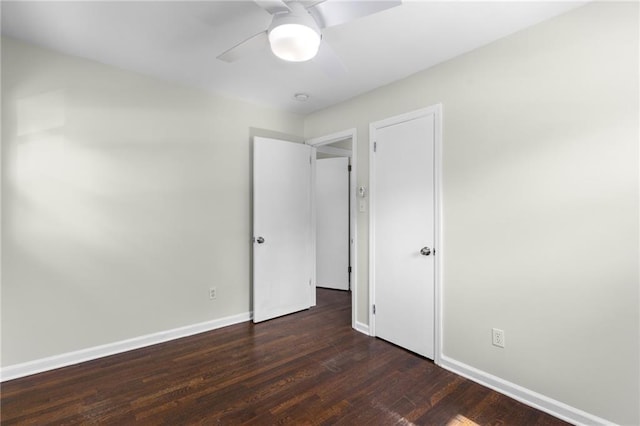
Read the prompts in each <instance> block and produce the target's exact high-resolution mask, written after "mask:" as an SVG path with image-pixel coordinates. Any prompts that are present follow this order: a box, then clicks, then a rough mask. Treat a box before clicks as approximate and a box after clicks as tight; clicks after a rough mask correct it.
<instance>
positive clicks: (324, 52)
mask: <svg viewBox="0 0 640 426" xmlns="http://www.w3.org/2000/svg"><path fill="white" fill-rule="evenodd" d="M313 62H315V63H316V64H318V65H319V66H320V68H322V70H323V71H324V72H325V74H327V75H328V76H329V77H331V78H338V77H342V76H344V75H345V74H347V67H346V66H345V65H344V63H343V62H342V61H341V60H340V58H339V57H338V55H337V54H336V52H335V51H334V50H333V49H332V48H331V46H329V44H328V43H327V42H326V41H323V42H322V44H320V49H319V50H318V54H317V55H316V56H315V57H314V58H313Z"/></svg>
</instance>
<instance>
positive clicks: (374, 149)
mask: <svg viewBox="0 0 640 426" xmlns="http://www.w3.org/2000/svg"><path fill="white" fill-rule="evenodd" d="M377 150H378V142H374V143H373V152H376V151H377Z"/></svg>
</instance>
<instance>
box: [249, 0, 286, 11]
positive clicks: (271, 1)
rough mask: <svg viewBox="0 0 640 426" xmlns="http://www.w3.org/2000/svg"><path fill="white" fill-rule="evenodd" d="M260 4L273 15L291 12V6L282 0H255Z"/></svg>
mask: <svg viewBox="0 0 640 426" xmlns="http://www.w3.org/2000/svg"><path fill="white" fill-rule="evenodd" d="M253 1H254V2H255V3H256V4H257V5H258V6H260V7H261V8H263V9H264V10H266V11H267V12H269V13H270V14H272V15H275V14H277V13H286V12H291V8H290V7H289V6H287V4H286V3H285V2H284V1H282V0H253Z"/></svg>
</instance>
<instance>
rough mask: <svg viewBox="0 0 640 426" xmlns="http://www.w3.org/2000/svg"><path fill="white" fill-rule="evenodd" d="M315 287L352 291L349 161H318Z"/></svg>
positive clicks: (332, 159) (343, 159) (333, 159)
mask: <svg viewBox="0 0 640 426" xmlns="http://www.w3.org/2000/svg"><path fill="white" fill-rule="evenodd" d="M316 286H318V287H325V288H333V289H337V290H349V158H346V157H340V158H325V159H320V160H317V161H316Z"/></svg>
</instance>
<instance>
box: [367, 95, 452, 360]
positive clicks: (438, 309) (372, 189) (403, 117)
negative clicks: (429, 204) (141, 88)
mask: <svg viewBox="0 0 640 426" xmlns="http://www.w3.org/2000/svg"><path fill="white" fill-rule="evenodd" d="M432 114H433V115H434V116H435V117H434V159H433V163H434V164H433V174H434V242H435V243H434V247H433V249H434V256H435V259H434V362H435V363H436V364H440V358H441V356H442V353H441V350H442V296H443V294H442V265H443V253H444V250H443V249H444V246H443V241H442V229H443V220H442V219H443V215H442V206H443V203H442V104H436V105H432V106H429V107H426V108H421V109H418V110H415V111H411V112H408V113H404V114H400V115H395V116H393V117H389V118H385V119H383V120H379V121H375V122H372V123H370V124H369V333H370V335H371V336H375V335H376V327H375V315H373V306H374V304H375V300H376V298H375V278H376V277H375V247H376V236H375V218H376V204H375V203H376V182H375V171H376V161H375V155H374V150H373V149H374V143H375V141H376V131H377V130H378V129H381V128H384V127H388V126H392V125H394V124H400V123H404V122H406V121H410V120H413V119H416V118H420V117H425V116H428V115H432Z"/></svg>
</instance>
